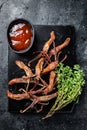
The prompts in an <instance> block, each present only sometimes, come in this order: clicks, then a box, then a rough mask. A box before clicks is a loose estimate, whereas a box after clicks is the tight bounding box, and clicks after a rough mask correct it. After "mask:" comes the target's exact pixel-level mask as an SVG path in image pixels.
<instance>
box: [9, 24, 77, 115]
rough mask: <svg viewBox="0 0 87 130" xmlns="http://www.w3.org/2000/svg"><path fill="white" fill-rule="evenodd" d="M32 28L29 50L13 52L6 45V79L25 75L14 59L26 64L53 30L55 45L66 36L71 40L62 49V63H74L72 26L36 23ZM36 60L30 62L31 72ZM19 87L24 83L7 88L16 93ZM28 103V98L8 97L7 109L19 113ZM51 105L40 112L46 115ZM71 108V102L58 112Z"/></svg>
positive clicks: (70, 109)
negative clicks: (16, 98)
mask: <svg viewBox="0 0 87 130" xmlns="http://www.w3.org/2000/svg"><path fill="white" fill-rule="evenodd" d="M34 30H35V39H34V43H33V46H32V48H31V50H29V51H28V52H27V53H25V54H21V55H18V54H16V53H14V52H13V51H12V49H11V48H10V47H8V81H10V80H11V79H13V78H16V77H21V76H23V75H25V73H24V71H22V70H21V69H19V67H17V65H16V64H15V61H16V60H21V61H23V62H24V63H25V64H26V65H27V64H28V62H29V61H30V60H31V59H33V58H34V57H35V56H36V55H37V54H35V55H34V54H33V52H35V51H41V50H42V48H43V46H44V43H45V42H46V41H47V40H48V39H49V38H50V33H51V31H55V35H56V39H55V44H56V46H58V45H60V44H61V43H63V42H64V40H65V39H66V38H67V37H70V39H71V41H70V43H69V45H68V46H67V47H66V48H64V49H63V50H62V54H61V57H62V58H64V56H65V55H67V59H66V60H65V62H64V64H66V65H69V66H73V65H74V64H75V63H76V55H75V29H74V27H72V26H56V25H36V26H35V25H34ZM51 47H52V46H51ZM59 60H60V58H59ZM37 61H38V60H36V61H35V62H33V63H32V64H31V68H32V70H33V73H35V66H36V64H37ZM47 80H48V75H46V76H45V81H46V82H47ZM30 86H31V85H30ZM21 87H23V88H26V84H14V85H12V87H11V86H9V87H8V88H9V90H10V91H11V92H13V93H18V89H19V88H21ZM29 104H30V101H29V100H22V101H16V100H12V99H9V100H8V111H9V112H18V113H19V111H20V109H24V108H25V106H26V107H27V106H29ZM51 106H52V101H50V103H49V105H47V106H45V107H44V109H43V111H42V112H43V113H44V114H45V115H46V114H47V112H48V111H49V109H50V107H51ZM34 108H35V107H34ZM73 108H74V103H71V104H69V105H68V106H67V107H65V108H64V109H62V110H60V112H63V113H70V112H72V110H73ZM28 112H29V113H32V114H35V113H36V112H35V109H33V110H29V111H28ZM42 112H41V114H42ZM35 116H36V115H35Z"/></svg>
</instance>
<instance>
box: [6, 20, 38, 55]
mask: <svg viewBox="0 0 87 130" xmlns="http://www.w3.org/2000/svg"><path fill="white" fill-rule="evenodd" d="M20 22H24V23H25V24H29V25H30V27H31V29H32V34H33V36H32V41H31V43H30V45H29V47H28V48H26V49H24V50H20V51H17V50H15V49H13V48H12V47H11V45H10V44H11V43H10V36H9V32H10V29H11V28H12V26H13V25H15V23H20ZM34 38H35V30H34V27H33V25H32V24H31V22H30V20H26V19H24V18H16V19H14V20H12V21H11V22H10V24H9V26H8V29H7V39H8V43H9V46H10V48H11V49H12V50H13V51H14V52H15V53H18V54H22V53H26V52H27V51H29V50H30V48H31V47H32V45H33V43H34Z"/></svg>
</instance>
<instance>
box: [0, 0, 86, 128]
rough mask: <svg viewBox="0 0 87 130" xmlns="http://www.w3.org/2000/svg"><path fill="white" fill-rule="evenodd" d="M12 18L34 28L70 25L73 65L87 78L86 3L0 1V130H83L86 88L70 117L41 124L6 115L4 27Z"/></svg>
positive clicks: (36, 119)
mask: <svg viewBox="0 0 87 130" xmlns="http://www.w3.org/2000/svg"><path fill="white" fill-rule="evenodd" d="M15 18H25V19H28V20H30V21H31V22H32V23H33V24H35V25H37V24H38V25H39V24H41V25H44V24H45V25H49V24H51V25H73V26H74V27H75V29H76V43H75V44H76V57H77V62H78V63H79V64H80V65H81V68H82V69H83V70H84V71H85V74H86V76H87V0H68V1H66V0H14V1H13V0H0V61H1V62H0V130H6V129H8V130H11V129H12V130H50V129H54V130H70V129H71V130H86V129H87V123H86V122H87V88H86V85H85V88H84V90H83V93H82V95H81V97H80V102H79V104H78V105H76V107H75V109H74V111H73V113H72V114H55V115H54V116H53V117H52V118H50V119H47V120H44V121H43V120H40V119H41V117H40V115H37V116H34V115H20V114H12V113H9V112H7V108H8V100H7V96H6V90H7V89H8V85H7V71H8V46H7V45H8V42H7V27H8V24H9V23H10V22H11V21H12V20H14V19H15ZM86 76H85V78H86ZM86 80H87V78H86ZM86 84H87V82H86Z"/></svg>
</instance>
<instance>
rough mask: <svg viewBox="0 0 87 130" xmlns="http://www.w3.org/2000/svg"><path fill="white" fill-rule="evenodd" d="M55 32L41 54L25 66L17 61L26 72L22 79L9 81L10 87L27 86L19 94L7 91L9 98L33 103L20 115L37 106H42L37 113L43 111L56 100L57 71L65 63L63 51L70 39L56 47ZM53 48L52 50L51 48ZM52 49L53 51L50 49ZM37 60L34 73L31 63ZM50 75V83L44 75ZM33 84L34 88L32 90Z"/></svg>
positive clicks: (21, 111)
mask: <svg viewBox="0 0 87 130" xmlns="http://www.w3.org/2000/svg"><path fill="white" fill-rule="evenodd" d="M55 38H56V36H55V32H54V31H52V32H51V33H50V39H49V40H48V41H47V42H46V43H45V44H44V46H43V48H42V50H41V51H40V52H39V54H38V55H37V56H36V57H35V58H34V59H32V60H31V61H29V62H28V65H25V64H24V63H23V62H22V61H19V60H16V62H15V63H16V65H17V66H18V67H19V68H21V69H22V70H24V72H25V75H24V76H22V77H20V78H14V79H12V80H10V81H9V83H8V84H9V85H10V86H12V85H13V84H17V83H23V84H26V88H25V89H24V88H20V89H19V90H18V91H19V94H14V93H12V92H11V91H9V90H8V91H7V96H8V97H9V98H11V99H13V100H23V99H27V100H30V101H31V104H30V105H29V106H28V107H27V108H25V109H24V110H20V113H24V112H26V111H27V110H29V109H30V108H33V107H34V106H35V105H36V104H40V105H41V107H40V109H39V110H36V111H37V112H40V111H42V109H43V106H44V105H48V103H49V101H50V100H51V99H53V98H56V97H57V95H58V92H57V91H56V89H55V83H56V73H55V69H56V68H57V67H58V66H59V62H63V61H64V60H65V59H66V58H67V55H65V56H64V57H63V59H62V60H61V61H59V57H60V54H61V53H62V49H63V48H65V47H66V46H67V45H68V44H69V42H70V38H69V37H67V38H66V39H65V41H64V42H63V43H62V44H60V45H58V46H56V45H55ZM51 47H52V48H51ZM50 48H51V49H50ZM35 60H37V63H36V66H35V72H33V71H32V69H31V68H30V67H31V63H32V62H34V61H35ZM47 73H49V81H48V82H47V81H45V80H44V78H43V77H44V75H46V74H47ZM31 84H33V85H32V88H31Z"/></svg>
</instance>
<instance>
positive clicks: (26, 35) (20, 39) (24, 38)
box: [7, 19, 34, 53]
mask: <svg viewBox="0 0 87 130" xmlns="http://www.w3.org/2000/svg"><path fill="white" fill-rule="evenodd" d="M7 37H8V42H9V45H10V47H11V48H12V50H13V51H14V52H16V53H25V52H27V51H28V50H30V48H31V46H32V45H33V42H34V27H33V25H32V24H31V23H30V22H29V21H27V20H25V19H16V20H14V21H12V22H11V23H10V25H9V27H8V30H7Z"/></svg>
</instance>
